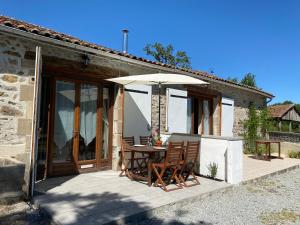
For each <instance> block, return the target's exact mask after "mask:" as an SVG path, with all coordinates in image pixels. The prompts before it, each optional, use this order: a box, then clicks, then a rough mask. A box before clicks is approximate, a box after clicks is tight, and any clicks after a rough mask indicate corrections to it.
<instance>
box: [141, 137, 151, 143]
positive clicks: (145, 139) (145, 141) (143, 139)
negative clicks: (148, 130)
mask: <svg viewBox="0 0 300 225" xmlns="http://www.w3.org/2000/svg"><path fill="white" fill-rule="evenodd" d="M148 139H149V136H140V144H141V145H148Z"/></svg>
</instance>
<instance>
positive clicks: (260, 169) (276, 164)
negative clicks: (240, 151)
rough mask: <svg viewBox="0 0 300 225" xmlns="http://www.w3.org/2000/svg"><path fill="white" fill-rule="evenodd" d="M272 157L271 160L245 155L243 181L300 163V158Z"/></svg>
mask: <svg viewBox="0 0 300 225" xmlns="http://www.w3.org/2000/svg"><path fill="white" fill-rule="evenodd" d="M282 156H283V158H282V159H278V158H272V159H271V160H270V161H267V160H259V159H254V158H252V155H244V171H243V181H249V180H252V179H255V178H258V177H262V176H265V175H268V174H272V173H275V172H278V171H281V170H285V169H288V168H291V167H294V166H299V165H300V159H291V158H285V156H284V155H282Z"/></svg>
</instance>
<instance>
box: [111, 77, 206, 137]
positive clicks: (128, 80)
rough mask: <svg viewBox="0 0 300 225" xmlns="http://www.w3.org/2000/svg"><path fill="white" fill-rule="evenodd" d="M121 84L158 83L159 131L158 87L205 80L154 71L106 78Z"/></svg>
mask: <svg viewBox="0 0 300 225" xmlns="http://www.w3.org/2000/svg"><path fill="white" fill-rule="evenodd" d="M107 80H108V81H112V82H115V83H118V84H122V85H128V84H143V85H158V87H159V88H158V127H159V131H158V132H159V133H160V89H161V85H174V84H194V85H204V84H208V83H207V82H205V81H203V80H200V79H196V78H193V77H190V76H187V75H183V74H172V73H154V74H144V75H132V76H125V77H117V78H111V79H107Z"/></svg>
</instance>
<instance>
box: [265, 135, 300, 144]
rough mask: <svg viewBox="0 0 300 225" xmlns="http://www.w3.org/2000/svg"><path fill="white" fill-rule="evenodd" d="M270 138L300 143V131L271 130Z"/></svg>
mask: <svg viewBox="0 0 300 225" xmlns="http://www.w3.org/2000/svg"><path fill="white" fill-rule="evenodd" d="M269 136H270V139H276V140H281V141H286V142H293V143H300V133H289V132H269Z"/></svg>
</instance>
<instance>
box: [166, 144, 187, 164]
mask: <svg viewBox="0 0 300 225" xmlns="http://www.w3.org/2000/svg"><path fill="white" fill-rule="evenodd" d="M183 143H184V142H183V141H182V142H170V143H169V146H168V150H167V155H166V159H165V164H168V165H177V164H178V163H179V162H180V161H182V153H183Z"/></svg>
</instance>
